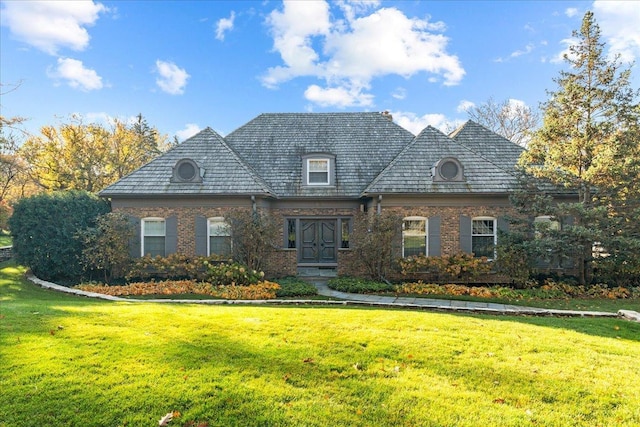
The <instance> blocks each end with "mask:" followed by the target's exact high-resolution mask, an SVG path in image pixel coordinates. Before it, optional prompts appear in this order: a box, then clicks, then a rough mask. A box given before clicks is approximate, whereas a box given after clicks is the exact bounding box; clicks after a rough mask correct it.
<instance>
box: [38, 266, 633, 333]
mask: <svg viewBox="0 0 640 427" xmlns="http://www.w3.org/2000/svg"><path fill="white" fill-rule="evenodd" d="M27 278H28V279H29V280H30V281H31V282H33V283H35V284H36V285H38V286H41V287H43V288H47V289H52V290H56V291H59V292H66V293H70V294H75V295H79V296H84V297H89V298H99V299H105V300H109V301H120V302H128V303H140V302H143V303H146V302H157V303H184V304H210V305H227V304H271V305H342V306H345V305H353V306H369V307H387V308H405V309H420V310H435V311H453V312H465V313H480V314H498V315H512V316H513V315H528V316H558V317H617V318H623V319H627V320H631V321H635V322H640V313H637V312H635V311H630V310H620V311H618V313H609V312H602V311H578V310H554V309H546V308H536V307H523V306H518V305H508V304H496V303H485V302H472V301H457V300H442V299H431V298H407V297H395V296H381V295H363V294H351V293H346V292H338V291H335V290H333V289H329V287H328V286H327V281H328V280H327V278H326V277H316V278H313V277H305V278H304V279H305V280H306V281H308V282H309V283H312V284H313V285H314V286H315V287H316V288H317V289H318V294H320V295H322V296H327V297H331V298H335V300H303V299H300V300H221V299H215V300H214V299H207V300H178V299H134V298H120V297H114V296H109V295H104V294H98V293H95V292H85V291H81V290H79V289H73V288H67V287H65V286H60V285H57V284H55V283H51V282H47V281H45V280H41V279H38V278H37V277H35V276H28V277H27Z"/></svg>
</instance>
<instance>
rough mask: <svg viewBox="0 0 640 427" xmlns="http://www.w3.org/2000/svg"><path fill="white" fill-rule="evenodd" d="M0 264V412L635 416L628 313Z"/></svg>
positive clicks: (341, 422)
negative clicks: (103, 293) (144, 290)
mask: <svg viewBox="0 0 640 427" xmlns="http://www.w3.org/2000/svg"><path fill="white" fill-rule="evenodd" d="M0 268H2V269H1V270H0V390H2V392H1V393H0V426H7V427H9V426H11V427H14V426H18V427H20V426H45V425H46V426H125V425H126V426H153V425H156V426H157V425H158V420H159V419H160V418H161V417H162V416H164V415H165V414H166V413H168V412H171V411H178V412H180V416H179V417H178V418H176V419H174V421H172V422H171V423H170V424H169V425H170V426H197V425H198V424H199V423H203V424H202V425H205V424H204V423H207V425H208V426H327V425H331V426H452V425H456V426H480V425H487V426H489V425H490V426H539V425H544V426H565V425H572V426H593V425H602V426H609V425H617V426H635V425H638V424H640V369H638V361H637V355H638V354H640V324H637V323H631V322H627V321H623V320H618V319H590V318H546V317H545V318H527V317H490V316H477V315H475V316H465V315H454V314H443V313H429V312H414V311H405V310H378V309H357V308H327V307H272V306H257V307H255V306H200V305H190V304H186V305H179V304H154V303H145V302H135V303H134V302H131V303H128V302H123V303H113V302H108V301H96V300H90V299H86V298H81V297H74V296H70V295H63V294H59V293H56V292H52V291H48V290H43V289H40V288H37V287H35V286H33V285H31V284H30V283H28V282H25V281H24V280H23V279H22V278H21V274H22V270H21V269H19V268H17V267H15V266H13V265H7V264H4V265H0Z"/></svg>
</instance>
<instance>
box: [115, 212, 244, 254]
mask: <svg viewBox="0 0 640 427" xmlns="http://www.w3.org/2000/svg"><path fill="white" fill-rule="evenodd" d="M231 209H232V208H227V207H190V206H189V207H170V208H164V207H146V206H145V207H119V208H116V209H114V210H117V211H118V212H123V213H125V214H127V215H132V216H135V217H137V218H147V217H159V218H169V217H171V216H175V217H176V218H177V220H178V247H177V251H178V252H179V253H181V254H184V255H195V254H196V239H195V233H196V217H198V216H203V217H205V218H212V217H217V216H224V215H225V213H227V212H229V210H231Z"/></svg>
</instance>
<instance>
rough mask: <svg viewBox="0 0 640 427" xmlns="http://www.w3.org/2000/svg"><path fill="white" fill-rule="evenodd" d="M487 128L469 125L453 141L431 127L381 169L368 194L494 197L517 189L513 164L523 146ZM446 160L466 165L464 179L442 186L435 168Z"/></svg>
mask: <svg viewBox="0 0 640 427" xmlns="http://www.w3.org/2000/svg"><path fill="white" fill-rule="evenodd" d="M485 130H486V129H485V128H483V127H482V126H480V125H478V124H476V123H473V122H467V123H466V124H465V125H463V126H462V128H461V129H459V131H458V132H456V135H455V136H454V137H453V138H450V137H448V136H447V135H445V134H443V133H441V132H440V131H439V130H437V129H435V128H433V127H431V126H429V127H427V128H426V129H424V130H423V131H422V132H421V133H420V134H419V135H418V136H416V137H415V139H414V140H413V141H412V142H411V144H410V145H408V146H407V147H406V148H405V149H404V150H403V151H402V152H401V153H400V154H399V155H398V156H397V157H396V158H395V159H394V160H393V162H391V164H389V166H388V167H387V168H385V170H384V171H382V173H381V174H380V175H379V176H378V177H377V178H376V179H375V180H374V181H373V182H372V183H371V184H370V185H369V186H368V187H367V188H366V190H365V191H364V193H363V195H372V194H391V193H393V194H433V193H435V194H454V193H462V194H465V193H466V194H469V193H484V194H495V193H505V192H509V191H512V190H514V189H515V188H516V187H517V179H516V176H515V173H514V166H515V164H516V162H517V159H518V157H519V154H518V155H515V154H516V153H519V152H521V151H522V148H520V147H518V146H517V145H515V144H514V143H512V142H510V141H508V140H505V139H504V138H502V137H498V138H494V137H493V136H492V135H495V134H493V132H491V131H488V132H489V134H490V135H489V134H487V133H485V132H484V131H485ZM476 132H477V133H476ZM496 136H497V135H496ZM505 141H506V142H507V143H508V144H506V143H505ZM511 146H515V149H514V148H513V147H511ZM503 151H504V153H503ZM447 158H454V159H457V160H458V161H459V162H460V164H461V165H462V166H463V168H464V179H463V180H461V181H444V182H443V181H440V182H438V181H437V180H434V179H433V177H432V168H433V167H434V165H436V163H437V162H438V161H440V160H442V159H447Z"/></svg>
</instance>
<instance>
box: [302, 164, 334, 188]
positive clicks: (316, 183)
mask: <svg viewBox="0 0 640 427" xmlns="http://www.w3.org/2000/svg"><path fill="white" fill-rule="evenodd" d="M313 162H322V163H324V164H325V165H326V166H327V171H326V173H327V180H326V181H324V182H311V173H312V172H323V171H312V170H311V164H312V163H313ZM330 184H331V159H327V158H320V157H310V158H308V159H307V185H313V186H316V185H317V186H323V185H324V186H327V185H330Z"/></svg>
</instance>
